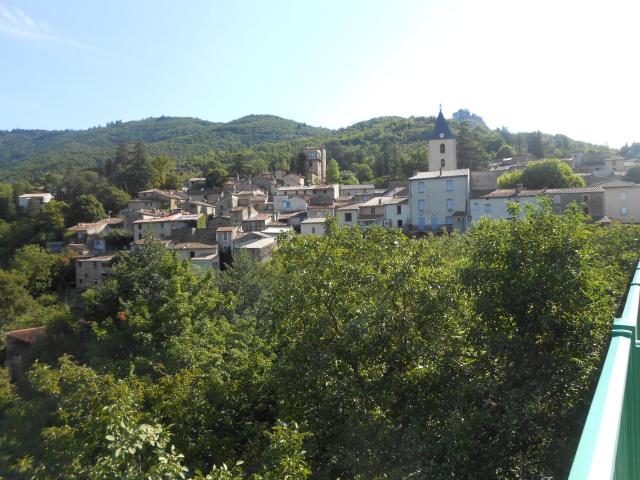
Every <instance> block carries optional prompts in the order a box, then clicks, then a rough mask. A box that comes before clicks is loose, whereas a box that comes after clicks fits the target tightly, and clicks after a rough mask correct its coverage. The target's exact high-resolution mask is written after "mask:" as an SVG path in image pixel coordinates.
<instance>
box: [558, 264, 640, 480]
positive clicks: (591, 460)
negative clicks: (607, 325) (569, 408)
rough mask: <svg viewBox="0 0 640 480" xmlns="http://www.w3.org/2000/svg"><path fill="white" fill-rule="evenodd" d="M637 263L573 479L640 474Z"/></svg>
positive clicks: (639, 268)
mask: <svg viewBox="0 0 640 480" xmlns="http://www.w3.org/2000/svg"><path fill="white" fill-rule="evenodd" d="M639 302H640V264H638V266H637V269H636V272H635V275H634V277H633V280H632V281H631V286H630V287H629V293H628V294H627V300H626V303H625V306H624V311H623V312H622V316H621V317H620V318H616V319H615V320H614V322H613V328H612V330H611V345H610V346H609V351H608V352H607V357H606V359H605V362H604V366H603V368H602V373H601V374H600V379H599V380H598V386H597V387H596V392H595V394H594V396H593V401H592V402H591V408H590V409H589V415H588V416H587V421H586V423H585V426H584V430H583V431H582V437H580V444H579V445H578V451H577V452H576V456H575V458H574V460H573V466H572V467H571V473H570V474H569V480H583V479H592V480H607V479H616V480H624V479H640V449H639V447H640V416H638V415H639V414H640V403H639V400H640V396H639V394H640V392H638V388H640V343H639V342H638V305H639Z"/></svg>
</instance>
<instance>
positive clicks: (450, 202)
mask: <svg viewBox="0 0 640 480" xmlns="http://www.w3.org/2000/svg"><path fill="white" fill-rule="evenodd" d="M447 210H453V198H447Z"/></svg>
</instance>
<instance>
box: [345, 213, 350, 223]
mask: <svg viewBox="0 0 640 480" xmlns="http://www.w3.org/2000/svg"><path fill="white" fill-rule="evenodd" d="M344 221H345V222H350V221H351V214H350V213H345V214H344Z"/></svg>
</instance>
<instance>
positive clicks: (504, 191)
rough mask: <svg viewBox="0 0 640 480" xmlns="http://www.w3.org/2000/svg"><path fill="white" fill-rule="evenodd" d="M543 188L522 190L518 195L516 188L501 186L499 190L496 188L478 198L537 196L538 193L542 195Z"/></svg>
mask: <svg viewBox="0 0 640 480" xmlns="http://www.w3.org/2000/svg"><path fill="white" fill-rule="evenodd" d="M541 194H542V190H521V191H520V192H519V193H518V194H517V195H516V189H515V188H501V189H498V190H494V191H493V192H489V193H487V194H485V195H481V196H480V197H478V198H509V197H535V196H536V195H541Z"/></svg>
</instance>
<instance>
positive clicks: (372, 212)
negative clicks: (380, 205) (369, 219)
mask: <svg viewBox="0 0 640 480" xmlns="http://www.w3.org/2000/svg"><path fill="white" fill-rule="evenodd" d="M375 214H376V207H371V215H375Z"/></svg>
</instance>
